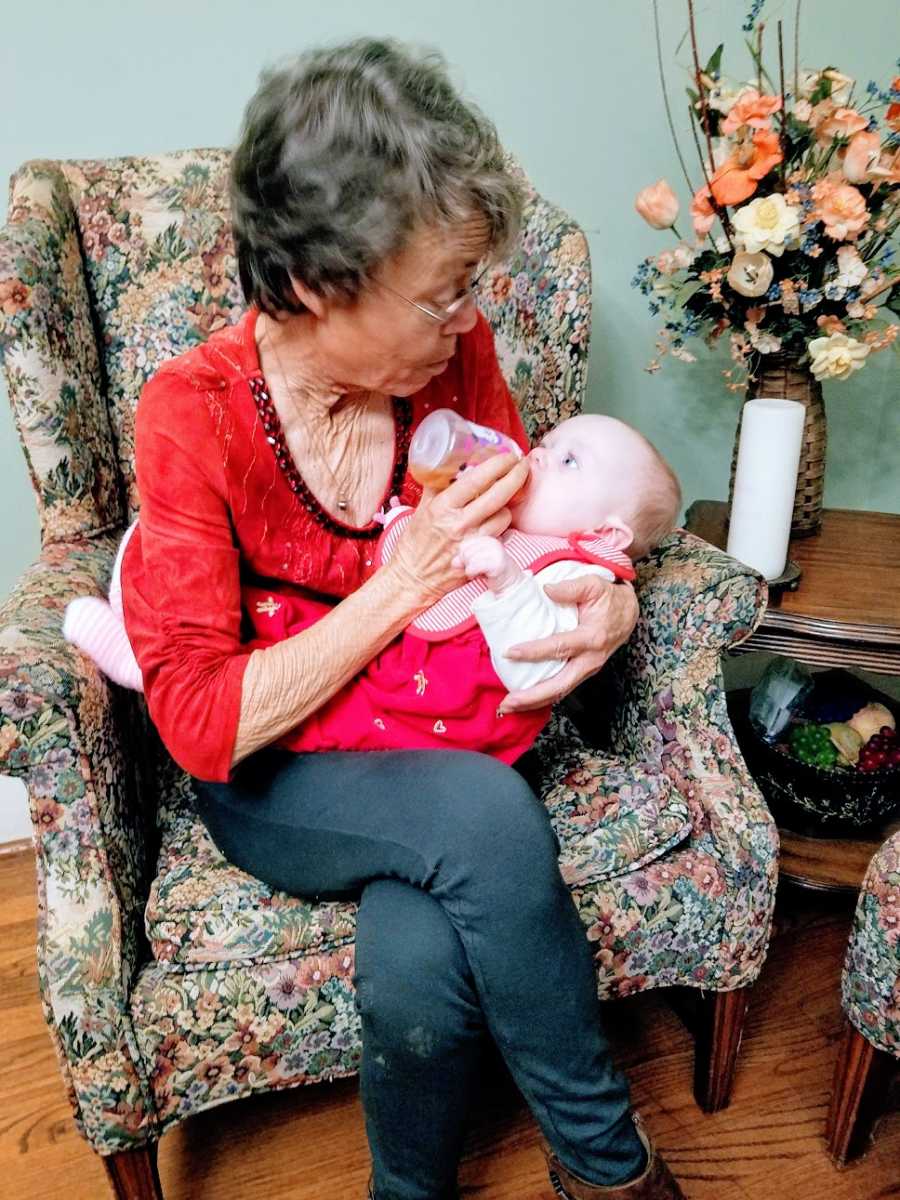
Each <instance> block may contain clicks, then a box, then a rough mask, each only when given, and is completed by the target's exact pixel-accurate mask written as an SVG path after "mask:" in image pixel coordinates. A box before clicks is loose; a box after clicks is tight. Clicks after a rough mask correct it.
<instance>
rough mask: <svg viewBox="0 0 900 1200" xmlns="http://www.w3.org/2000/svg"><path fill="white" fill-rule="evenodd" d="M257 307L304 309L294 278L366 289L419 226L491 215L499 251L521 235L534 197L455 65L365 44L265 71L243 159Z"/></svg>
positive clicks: (238, 191)
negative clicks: (457, 78) (457, 84)
mask: <svg viewBox="0 0 900 1200" xmlns="http://www.w3.org/2000/svg"><path fill="white" fill-rule="evenodd" d="M231 208H232V222H233V230H234V240H235V246H236V249H237V258H238V269H239V271H240V277H241V284H242V286H243V289H244V295H245V296H246V298H247V301H248V303H251V304H256V305H258V306H259V307H260V308H261V309H262V310H263V311H264V312H266V313H269V314H270V315H272V316H277V315H278V313H279V312H285V311H287V312H302V311H304V306H303V304H302V303H301V302H300V300H299V299H298V298H297V296H296V294H295V292H294V289H293V286H292V283H291V280H292V278H294V279H297V280H298V281H300V282H302V283H303V284H305V285H306V287H308V288H309V289H310V290H312V291H313V292H316V293H319V294H321V295H342V296H345V297H347V298H351V297H353V296H356V295H357V294H358V293H359V291H360V290H361V288H362V287H363V286H364V285H365V283H366V281H367V280H368V279H369V278H371V276H372V274H373V272H374V271H375V270H376V269H377V267H378V266H379V264H381V263H382V262H383V261H384V260H385V259H386V258H388V257H389V256H390V255H391V254H393V253H395V252H397V251H398V250H399V249H400V248H401V247H402V246H403V244H404V242H405V241H406V239H407V238H408V236H409V234H410V232H411V230H412V229H413V228H414V227H415V226H416V225H418V224H419V223H426V224H431V223H438V224H443V223H446V224H453V223H457V222H462V221H466V220H470V219H471V218H472V217H473V216H475V215H477V214H480V215H482V216H483V217H484V218H485V220H486V222H487V226H488V235H489V239H490V242H489V250H490V253H492V254H493V255H495V256H499V255H501V254H502V253H503V252H504V251H505V250H506V249H507V248H508V247H509V245H510V243H511V241H512V240H513V238H514V237H515V234H516V232H517V231H518V227H519V222H520V219H521V208H522V196H521V189H520V186H519V183H518V182H517V180H516V179H515V177H514V176H513V175H512V174H511V173H510V171H509V170H508V168H507V166H506V164H505V162H504V158H503V152H502V149H501V146H500V143H499V141H498V138H497V131H496V129H495V128H494V126H493V125H492V124H491V122H490V121H489V120H488V119H487V118H486V117H485V116H484V115H483V114H482V113H481V112H480V111H479V110H478V109H477V108H476V107H475V106H474V105H472V104H469V103H467V102H466V101H464V100H462V99H461V98H460V97H459V96H458V95H457V93H456V91H455V90H454V88H453V86H452V84H451V83H450V80H449V77H448V74H447V68H446V65H445V63H444V61H443V59H442V58H441V57H440V56H439V55H438V54H436V53H433V52H429V53H416V52H414V51H412V50H411V49H409V48H407V47H403V46H400V45H399V44H398V43H396V42H393V41H378V40H374V39H369V38H364V39H359V40H357V41H354V42H350V43H348V44H347V45H343V46H338V47H336V48H333V49H326V50H314V51H312V52H310V53H307V54H303V55H301V56H300V57H299V58H297V59H295V60H294V61H292V62H291V63H289V64H288V65H286V66H282V67H279V68H277V69H274V70H269V71H267V72H265V73H264V74H263V76H262V80H261V83H260V86H259V89H258V90H257V92H256V94H255V95H254V97H253V98H252V100H251V101H250V103H249V105H248V106H247V111H246V113H245V115H244V124H243V128H242V130H241V136H240V140H239V142H238V145H237V148H236V149H235V152H234V156H233V160H232V166H231Z"/></svg>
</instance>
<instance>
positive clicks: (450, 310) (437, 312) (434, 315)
mask: <svg viewBox="0 0 900 1200" xmlns="http://www.w3.org/2000/svg"><path fill="white" fill-rule="evenodd" d="M489 270H490V267H489V266H487V267H485V268H484V269H483V270H481V271H479V272H478V274H477V275H476V276H475V278H474V279H473V280H472V282H471V283H470V284H469V286H468V287H467V288H465V289H464V290H463V291H461V292H460V293H459V295H458V296H457V297H456V299H455V300H453V301H451V303H450V304H448V305H447V307H446V308H442V307H440V306H439V305H437V304H435V305H433V306H432V305H428V304H420V303H419V301H418V300H410V298H409V296H404V295H403V293H402V292H398V291H397V289H396V288H392V287H390V286H389V285H388V284H386V283H382V282H381V280H380V279H376V280H374V281H373V282H374V283H377V284H378V286H379V287H381V288H384V290H385V291H386V292H390V293H391V295H392V296H397V297H398V298H399V299H400V300H405V301H406V303H407V304H411V305H412V306H413V308H417V309H418V310H419V312H421V313H424V314H425V316H426V317H431V319H432V321H437V323H438V324H439V325H446V324H447V322H448V321H452V320H453V318H454V317H455V316H456V314H457V313H458V312H459V310H460V309H461V308H462V307H463V305H464V304H468V303H469V301H470V300H474V299H475V289H476V288H477V287H478V285H479V283H481V281H482V279H484V277H485V275H487V273H488V271H489Z"/></svg>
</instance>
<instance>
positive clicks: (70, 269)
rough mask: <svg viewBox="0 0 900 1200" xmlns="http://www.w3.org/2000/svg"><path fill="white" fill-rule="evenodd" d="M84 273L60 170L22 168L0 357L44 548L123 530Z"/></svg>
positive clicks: (13, 206)
mask: <svg viewBox="0 0 900 1200" xmlns="http://www.w3.org/2000/svg"><path fill="white" fill-rule="evenodd" d="M84 266H85V264H84V260H83V259H82V254H81V247H80V239H79V229H78V221H77V217H76V213H75V209H74V205H73V202H72V195H71V193H70V191H69V186H68V181H67V179H66V176H65V174H64V172H63V169H62V166H61V164H59V163H54V162H31V163H26V165H25V166H24V167H23V168H22V169H21V170H20V171H19V172H18V173H17V174H16V175H15V176H14V177H13V180H12V185H11V197H10V213H9V221H8V224H7V226H6V228H5V229H3V230H2V231H0V359H2V361H3V365H4V368H5V371H6V379H7V383H8V387H9V397H10V402H11V404H12V407H13V414H14V417H15V422H16V426H17V428H18V431H19V436H20V438H21V441H22V447H23V449H24V452H25V458H26V460H27V462H28V469H29V472H30V475H31V482H32V485H33V487H34V490H35V494H36V497H37V504H38V512H39V515H40V520H41V539H42V541H43V543H44V544H45V545H47V544H48V543H50V542H63V541H67V540H68V539H70V538H76V537H83V536H86V535H89V534H92V533H93V534H95V533H99V532H102V531H104V530H110V529H113V528H116V527H118V526H120V525H121V523H122V502H121V491H120V478H119V468H118V464H117V462H116V456H115V449H114V441H113V436H112V430H111V428H110V421H109V416H108V411H107V406H106V393H105V388H104V382H103V369H102V363H101V358H100V355H99V354H98V343H97V339H96V336H95V329H94V323H93V314H92V308H93V305H92V298H91V296H90V294H89V291H88V283H87V279H86V278H85V272H84Z"/></svg>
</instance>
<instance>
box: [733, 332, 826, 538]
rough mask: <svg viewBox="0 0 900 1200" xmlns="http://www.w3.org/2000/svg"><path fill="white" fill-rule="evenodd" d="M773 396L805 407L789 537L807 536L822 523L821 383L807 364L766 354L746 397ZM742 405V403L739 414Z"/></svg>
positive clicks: (823, 429)
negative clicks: (801, 364) (811, 372)
mask: <svg viewBox="0 0 900 1200" xmlns="http://www.w3.org/2000/svg"><path fill="white" fill-rule="evenodd" d="M758 396H776V397H779V398H780V399H782V400H798V401H799V402H800V403H801V404H803V405H805V406H806V421H805V423H804V426H803V444H802V446H801V448H800V466H799V468H798V471H797V491H796V493H795V495H794V512H793V516H792V518H791V537H810V536H811V535H812V534H814V533H818V531H819V526H820V525H821V522H822V493H823V492H824V490H825V447H826V441H827V435H828V430H827V426H826V423H825V404H824V402H823V400H822V385H821V384H820V383H819V381H818V380H817V379H814V378H813V376H812V375H811V374H810V372H809V368H808V367H806V366H799V365H798V363H797V360H796V359H795V358H793V357H792V356H790V355H782V354H769V355H766V356H765V359H764V361H763V365H762V366H761V367H760V368H759V370H758V371H757V372H756V377H755V378H754V379H753V380H752V382H751V383H750V384H749V386H748V388H747V397H746V398H747V399H748V400H753V399H756V397H758ZM742 416H743V405H742V406H741V417H742ZM741 417H739V418H738V427H737V433H736V434H735V439H734V452H733V454H732V456H731V485H730V488H729V492H728V504H729V508H730V506H731V500H732V498H733V496H734V473H735V469H736V467H737V454H738V443H739V441H740V437H741Z"/></svg>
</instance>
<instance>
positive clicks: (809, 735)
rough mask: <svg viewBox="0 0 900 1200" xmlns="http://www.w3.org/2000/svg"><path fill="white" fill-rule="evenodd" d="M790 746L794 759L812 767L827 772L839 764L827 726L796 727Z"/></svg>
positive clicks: (792, 731) (792, 732)
mask: <svg viewBox="0 0 900 1200" xmlns="http://www.w3.org/2000/svg"><path fill="white" fill-rule="evenodd" d="M790 746H791V753H792V754H793V755H794V758H799V760H800V761H801V762H805V763H808V764H809V765H810V766H811V767H824V768H825V769H826V770H827V769H828V768H830V767H833V766H835V765H836V763H837V758H838V752H837V750H836V749H835V747H834V745H833V744H832V741H831V730H830V729H829V728H828V726H827V725H795V726H794V728H793V729H792V730H791V738H790Z"/></svg>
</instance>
